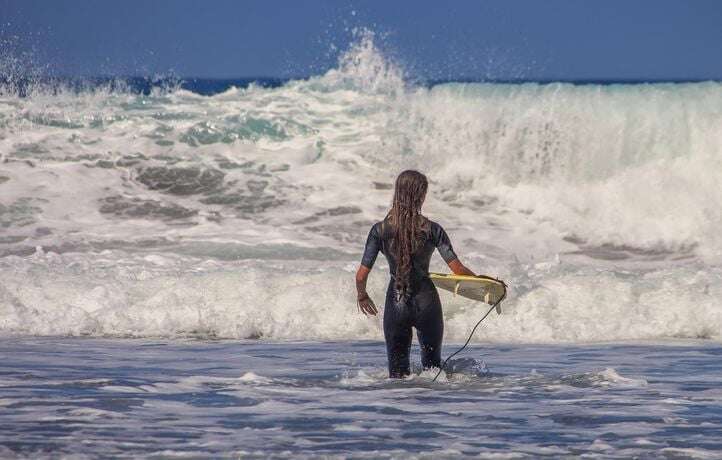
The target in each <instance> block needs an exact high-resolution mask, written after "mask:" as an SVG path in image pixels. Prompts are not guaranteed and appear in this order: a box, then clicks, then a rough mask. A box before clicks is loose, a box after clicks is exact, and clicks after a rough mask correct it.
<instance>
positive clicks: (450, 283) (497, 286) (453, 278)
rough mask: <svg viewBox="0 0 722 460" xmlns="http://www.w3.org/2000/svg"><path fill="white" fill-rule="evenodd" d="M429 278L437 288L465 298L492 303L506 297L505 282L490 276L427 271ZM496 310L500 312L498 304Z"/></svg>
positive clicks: (496, 302)
mask: <svg viewBox="0 0 722 460" xmlns="http://www.w3.org/2000/svg"><path fill="white" fill-rule="evenodd" d="M429 278H431V281H433V282H434V285H436V287H437V288H440V289H444V290H446V291H450V292H453V293H454V295H460V296H462V297H466V298H467V299H473V300H479V301H481V302H485V303H488V304H489V305H494V304H498V303H500V301H501V300H502V299H503V298H504V297H506V284H504V282H503V281H501V280H498V279H496V278H492V277H490V276H485V275H478V276H468V275H452V274H444V273H429ZM496 312H497V313H501V308H500V307H499V305H497V307H496Z"/></svg>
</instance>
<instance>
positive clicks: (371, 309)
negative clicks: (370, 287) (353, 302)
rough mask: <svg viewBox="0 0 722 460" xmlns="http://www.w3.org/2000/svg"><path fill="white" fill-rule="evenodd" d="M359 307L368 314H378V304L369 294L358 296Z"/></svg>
mask: <svg viewBox="0 0 722 460" xmlns="http://www.w3.org/2000/svg"><path fill="white" fill-rule="evenodd" d="M358 309H359V311H361V312H362V313H363V314H364V315H366V316H376V314H377V313H378V312H379V310H378V309H377V308H376V304H375V303H374V301H373V300H371V297H369V296H368V294H364V295H362V296H360V297H359V298H358Z"/></svg>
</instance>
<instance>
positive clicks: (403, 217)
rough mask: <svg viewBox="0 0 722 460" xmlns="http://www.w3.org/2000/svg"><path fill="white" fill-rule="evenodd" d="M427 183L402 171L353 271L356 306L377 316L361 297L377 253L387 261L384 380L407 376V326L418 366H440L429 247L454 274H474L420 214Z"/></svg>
mask: <svg viewBox="0 0 722 460" xmlns="http://www.w3.org/2000/svg"><path fill="white" fill-rule="evenodd" d="M427 188H428V181H427V180H426V176H424V175H423V174H421V173H420V172H418V171H404V172H402V173H401V174H399V177H397V178H396V186H395V189H394V200H393V203H392V205H391V211H389V213H388V215H387V216H386V218H385V219H384V220H383V221H381V222H377V223H376V224H374V225H373V227H371V231H370V232H369V236H368V239H367V240H366V249H365V250H364V255H363V259H362V260H361V266H359V269H358V271H357V272H356V290H357V291H358V306H359V309H360V310H361V311H362V312H363V313H364V314H365V315H376V313H378V310H377V309H376V305H375V304H374V302H373V301H372V300H371V299H370V298H369V295H368V294H367V293H366V280H367V279H368V275H369V272H370V271H371V268H372V267H373V265H374V262H375V261H376V256H377V255H378V253H379V251H381V252H382V253H383V254H384V256H386V260H388V262H389V271H390V272H391V280H390V282H389V287H388V289H387V290H386V304H385V306H384V337H385V339H386V352H387V355H388V360H389V377H390V378H401V377H404V376H406V375H409V374H410V373H411V369H410V363H409V355H410V352H411V337H412V332H411V328H412V327H415V328H416V335H417V336H418V339H419V346H420V347H421V364H422V366H423V367H424V368H425V369H427V368H430V367H440V366H441V339H442V337H443V334H444V317H443V314H442V312H441V302H440V301H439V294H438V293H437V292H436V288H435V287H434V283H432V282H431V279H429V261H430V260H431V255H432V254H433V253H434V248H436V249H438V250H439V254H441V257H443V259H444V261H445V262H446V263H447V264H448V265H449V268H450V269H451V271H452V272H454V273H455V274H457V275H471V276H475V275H474V273H473V272H472V271H471V270H469V269H468V268H466V267H465V266H464V265H463V264H462V263H461V262H460V261H459V259H458V258H457V257H456V254H455V253H454V249H453V248H452V247H451V242H450V241H449V237H448V236H447V235H446V232H445V231H444V229H443V228H441V226H440V225H439V224H437V223H436V222H433V221H431V220H429V219H427V218H426V217H424V216H423V215H422V214H421V205H422V204H423V203H424V198H426V189H427Z"/></svg>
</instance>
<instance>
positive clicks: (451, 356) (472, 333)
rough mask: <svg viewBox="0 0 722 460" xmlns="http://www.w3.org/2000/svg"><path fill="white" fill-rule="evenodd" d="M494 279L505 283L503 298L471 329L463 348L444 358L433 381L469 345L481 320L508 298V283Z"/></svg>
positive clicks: (434, 380) (433, 380)
mask: <svg viewBox="0 0 722 460" xmlns="http://www.w3.org/2000/svg"><path fill="white" fill-rule="evenodd" d="M492 279H494V278H492ZM494 280H495V281H499V282H500V283H501V284H503V285H504V295H502V296H501V298H500V299H499V300H497V301H496V303H494V305H492V306H491V308H489V310H488V311H487V312H486V313H485V314H484V316H482V317H481V319H480V320H479V321H478V322H477V323H476V326H474V329H472V330H471V334H469V338H468V339H466V342H465V343H464V345H463V346H462V347H461V348H459V349H458V350H456V351H455V352H454V353H452V354H451V355H449V356H448V357H447V358H446V359H445V360H444V362H443V364H442V365H441V367H440V368H439V372H437V373H436V376H435V377H434V378H433V379H432V380H431V381H432V382H436V379H437V378H439V376H440V375H441V371H443V370H444V369H445V368H446V363H448V362H449V360H450V359H451V358H453V357H454V356H456V355H458V354H459V353H461V352H462V351H463V350H464V349H465V348H466V346H467V345H469V342H471V338H472V337H473V336H474V332H476V328H477V327H479V325H480V324H481V322H482V321H484V320H485V319H486V317H487V316H489V314H490V313H491V312H492V311H494V309H495V308H496V307H498V306H499V305H500V304H501V301H502V300H504V299H505V298H506V288H507V286H506V283H504V282H503V281H501V280H497V279H494Z"/></svg>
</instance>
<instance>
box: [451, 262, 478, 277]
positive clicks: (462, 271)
mask: <svg viewBox="0 0 722 460" xmlns="http://www.w3.org/2000/svg"><path fill="white" fill-rule="evenodd" d="M447 265H448V266H449V268H450V269H451V271H452V272H453V273H454V275H469V276H476V274H475V273H474V272H472V271H471V270H469V269H468V268H466V266H465V265H464V264H462V263H461V261H460V260H459V259H454V260H452V261H451V262H449V263H448V264H447Z"/></svg>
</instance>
